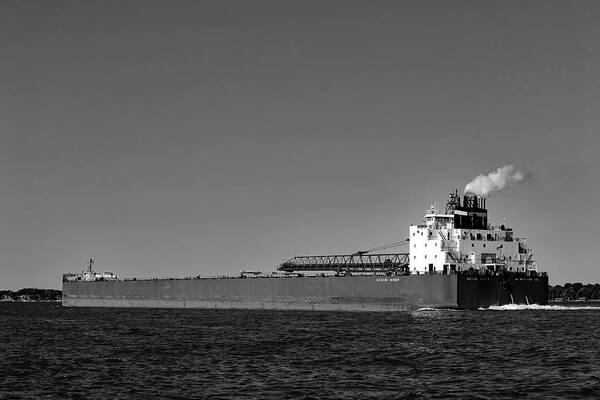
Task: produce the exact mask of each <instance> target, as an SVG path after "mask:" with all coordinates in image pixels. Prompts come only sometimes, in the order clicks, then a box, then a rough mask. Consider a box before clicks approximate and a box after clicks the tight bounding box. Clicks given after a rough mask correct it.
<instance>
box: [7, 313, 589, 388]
mask: <svg viewBox="0 0 600 400" xmlns="http://www.w3.org/2000/svg"><path fill="white" fill-rule="evenodd" d="M599 329H600V308H594V307H582V308H571V307H560V306H554V307H552V306H551V307H546V308H543V307H539V308H536V307H533V309H522V308H518V309H513V310H508V309H506V307H505V308H501V309H498V310H478V311H452V310H442V311H437V310H420V311H416V312H412V313H337V312H300V311H242V310H173V309H162V310H161V309H156V310H155V309H98V308H88V309H84V308H62V307H61V306H60V304H58V303H0V398H1V399H5V398H6V399H10V398H15V399H40V398H41V399H152V398H168V399H188V398H197V399H205V398H206V399H398V398H427V399H465V398H480V399H501V398H506V399H510V398H538V399H549V398H566V399H580V398H595V399H597V398H599V397H600V331H599Z"/></svg>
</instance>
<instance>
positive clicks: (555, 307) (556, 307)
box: [479, 304, 600, 311]
mask: <svg viewBox="0 0 600 400" xmlns="http://www.w3.org/2000/svg"><path fill="white" fill-rule="evenodd" d="M479 310H494V311H513V310H516V311H519V310H548V311H561V310H600V306H559V305H551V306H541V305H539V304H529V305H527V304H505V305H503V306H490V307H488V308H484V307H480V308H479Z"/></svg>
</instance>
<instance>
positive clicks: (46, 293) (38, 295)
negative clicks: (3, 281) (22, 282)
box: [0, 288, 62, 301]
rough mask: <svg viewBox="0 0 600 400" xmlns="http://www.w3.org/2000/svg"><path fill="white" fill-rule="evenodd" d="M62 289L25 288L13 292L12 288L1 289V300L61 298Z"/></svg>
mask: <svg viewBox="0 0 600 400" xmlns="http://www.w3.org/2000/svg"><path fill="white" fill-rule="evenodd" d="M61 298H62V291H60V290H56V289H35V288H25V289H21V290H17V291H16V292H13V291H12V290H0V300H5V301H6V300H26V301H40V300H60V299H61Z"/></svg>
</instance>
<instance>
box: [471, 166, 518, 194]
mask: <svg viewBox="0 0 600 400" xmlns="http://www.w3.org/2000/svg"><path fill="white" fill-rule="evenodd" d="M525 178H526V176H525V174H524V173H523V172H521V171H519V170H518V169H516V168H515V166H514V165H505V166H503V167H500V168H498V169H497V170H495V171H492V172H490V173H489V174H487V175H483V174H481V175H478V176H477V177H475V179H473V180H472V181H471V182H469V183H468V184H467V186H465V193H467V192H470V193H473V194H475V195H477V196H488V195H489V194H490V193H493V192H499V191H501V190H503V189H506V188H507V187H509V186H512V185H516V184H517V183H520V182H523V181H524V180H525Z"/></svg>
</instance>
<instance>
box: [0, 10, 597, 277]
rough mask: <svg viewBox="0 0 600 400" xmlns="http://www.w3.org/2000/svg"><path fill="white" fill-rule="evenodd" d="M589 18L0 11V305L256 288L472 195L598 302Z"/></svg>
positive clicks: (369, 243)
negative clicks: (121, 288) (496, 192)
mask: <svg viewBox="0 0 600 400" xmlns="http://www.w3.org/2000/svg"><path fill="white" fill-rule="evenodd" d="M598 20H600V3H598V2H594V1H587V2H586V1H577V2H558V1H553V2H547V1H539V2H538V1H515V2H510V1H499V2H489V1H485V2H482V1H471V2H458V1H453V2H448V1H440V2H422V1H418V2H385V1H379V2H368V1H364V2H350V1H348V2H331V1H329V2H328V1H315V2H309V1H302V2H300V1H298V2H292V1H273V2H262V1H254V2H241V1H240V2H233V1H221V2H208V1H206V2H197V1H190V2H183V1H175V2H167V1H164V2H152V1H137V2H136V1H128V2H118V1H115V2H109V1H100V2H98V1H96V2H92V1H72V2H68V1H43V2H42V1H40V2H34V1H28V2H23V1H0V51H1V53H0V54H1V56H0V57H1V59H0V88H1V90H0V188H1V189H2V196H1V197H0V221H1V227H0V289H19V288H21V287H54V288H58V287H60V279H61V274H62V273H64V272H68V271H72V272H78V271H80V270H81V269H82V266H83V262H84V261H85V259H86V258H89V257H94V258H95V259H96V260H97V267H98V269H99V270H103V271H104V270H107V271H114V272H117V273H118V274H120V275H122V276H155V275H160V276H163V275H175V276H183V275H197V274H208V273H219V274H234V273H237V272H239V270H240V269H241V268H242V266H243V267H244V268H246V269H262V270H270V269H271V268H272V266H274V265H276V264H277V263H279V262H281V261H283V259H284V258H289V257H291V256H293V255H294V253H295V252H297V253H298V254H302V253H313V254H322V253H332V252H347V251H356V250H359V249H364V248H369V247H374V246H377V245H379V244H385V243H388V242H393V241H396V240H401V239H404V238H406V237H407V235H408V225H409V224H411V223H418V222H420V221H421V219H422V216H423V214H424V211H425V209H426V208H427V207H428V206H429V205H430V203H431V201H432V200H433V199H435V198H437V199H438V200H439V201H443V200H445V198H446V195H447V193H448V191H450V190H451V189H452V188H454V187H457V188H459V189H461V190H462V188H463V187H464V185H465V184H466V183H467V182H469V181H470V180H471V179H472V178H473V177H475V176H476V175H477V174H479V173H487V172H489V171H491V170H494V169H496V168H497V167H499V166H501V165H504V164H514V165H516V166H517V167H519V168H521V169H523V170H525V171H527V172H530V173H531V179H529V180H528V181H527V182H526V183H523V184H521V185H519V186H515V187H513V188H512V189H511V190H509V191H507V192H505V193H504V194H503V195H500V196H497V197H493V198H490V199H489V200H488V208H489V209H490V213H491V219H492V221H493V222H501V220H502V216H503V215H505V216H506V218H507V223H508V224H509V225H511V226H513V227H514V228H515V230H516V232H517V234H519V235H520V236H525V237H527V238H528V240H529V243H530V245H532V246H533V247H534V248H535V250H536V252H537V260H538V264H539V267H540V269H543V270H547V271H549V273H550V274H551V282H552V283H564V282H566V281H583V282H598V281H600V272H599V271H600V270H599V268H598V256H597V254H598V243H599V241H600V230H599V229H598V228H599V227H600V218H599V212H598V210H597V207H598V204H599V203H600V185H599V184H600V179H599V178H598V176H599V175H598V174H599V172H600V171H599V167H598V161H597V158H598V152H599V150H600V139H598V135H597V131H598V127H599V126H600V109H599V107H598V105H599V101H600V85H599V80H600V78H599V74H598V71H599V70H600V65H599V60H600V52H599V50H600V28H599V26H598V23H597V22H598Z"/></svg>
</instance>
